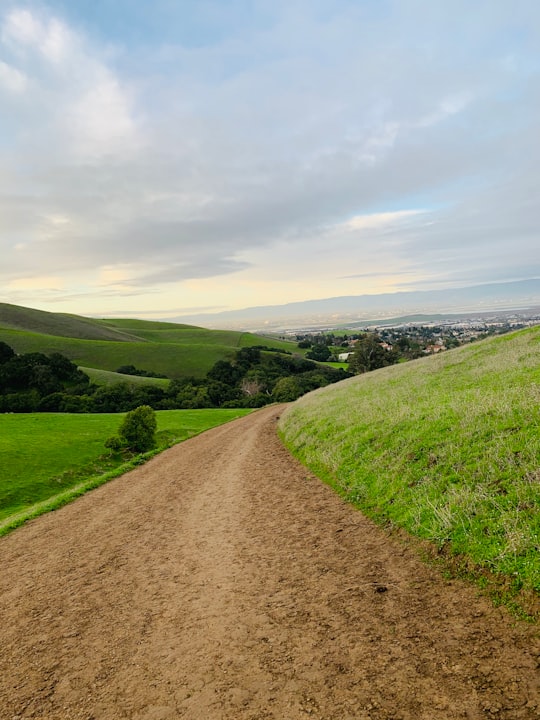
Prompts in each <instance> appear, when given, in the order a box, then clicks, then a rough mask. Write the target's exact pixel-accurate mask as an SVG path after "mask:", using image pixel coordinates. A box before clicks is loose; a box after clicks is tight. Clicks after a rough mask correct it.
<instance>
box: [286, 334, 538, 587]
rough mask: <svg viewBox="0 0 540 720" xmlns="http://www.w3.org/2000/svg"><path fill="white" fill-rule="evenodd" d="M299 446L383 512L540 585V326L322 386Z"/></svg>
mask: <svg viewBox="0 0 540 720" xmlns="http://www.w3.org/2000/svg"><path fill="white" fill-rule="evenodd" d="M280 432H281V433H282V436H283V438H284V441H285V443H286V445H287V446H288V447H289V449H291V451H292V452H293V453H294V454H295V455H296V456H297V457H298V458H299V459H300V460H301V461H302V462H303V463H304V464H306V465H307V466H308V467H309V468H311V469H312V470H313V471H314V472H315V473H317V475H319V477H322V478H323V479H325V480H326V481H327V482H328V483H330V484H331V485H332V486H333V487H334V488H335V489H337V490H338V491H339V492H340V493H342V494H343V495H344V496H345V497H346V498H347V499H349V500H350V501H351V502H353V503H355V504H356V505H357V506H358V507H359V508H361V509H362V510H363V511H364V512H365V513H366V514H368V515H370V516H371V517H372V518H374V519H376V520H377V521H380V522H383V523H388V522H390V523H391V524H392V525H394V526H399V527H401V528H405V529H406V530H407V531H408V532H409V533H411V534H412V535H416V536H418V537H420V538H422V539H423V540H427V541H429V542H430V543H432V544H433V545H434V546H436V547H437V548H438V551H439V553H441V554H443V555H445V556H446V557H448V558H452V562H457V561H456V558H459V559H460V560H459V562H460V563H461V567H464V566H467V567H469V568H470V567H471V566H472V567H473V568H475V572H476V571H478V572H480V573H484V574H485V573H488V574H489V576H490V577H498V578H503V579H504V581H505V582H506V585H507V587H508V588H510V590H512V591H516V592H517V591H522V590H527V591H529V592H531V593H533V594H535V595H536V598H538V593H540V512H539V510H540V327H535V328H530V329H527V330H524V331H519V332H517V333H512V334H509V335H505V336H501V337H496V338H491V339H488V340H484V341H481V342H478V343H475V344H473V345H468V346H463V347H461V348H457V349H455V350H452V351H449V352H447V353H445V354H444V355H438V356H434V357H429V358H425V359H420V360H415V361H412V362H409V363H406V364H403V365H394V366H392V367H388V368H384V369H382V370H377V371H375V372H371V373H367V374H365V375H361V376H357V377H354V378H352V379H349V380H345V381H343V382H341V383H338V384H336V385H331V386H328V387H327V388H322V389H320V390H317V391H315V392H313V393H310V394H309V395H306V396H305V397H303V398H301V399H300V400H298V401H297V402H296V403H295V404H294V405H292V406H291V407H290V408H289V409H288V410H287V411H286V412H285V413H284V414H283V416H282V419H281V422H280Z"/></svg>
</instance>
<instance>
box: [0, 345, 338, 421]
mask: <svg viewBox="0 0 540 720" xmlns="http://www.w3.org/2000/svg"><path fill="white" fill-rule="evenodd" d="M142 372H144V373H145V374H146V375H151V374H152V373H151V371H140V370H139V371H138V372H137V374H139V373H142ZM346 377H350V374H349V373H347V372H345V371H344V370H342V369H335V368H332V367H325V366H322V365H318V364H317V363H315V362H312V361H310V360H305V359H304V358H302V357H299V356H295V355H290V354H286V353H281V352H280V353H276V352H264V351H262V350H261V349H259V348H243V349H241V350H238V351H237V352H236V353H235V355H234V357H233V358H232V359H231V360H218V362H217V363H215V365H214V366H213V367H212V368H211V369H210V370H209V372H208V373H207V374H206V376H205V377H204V378H194V377H184V378H180V379H174V380H171V381H170V383H169V385H168V387H165V388H164V387H161V386H157V385H150V384H149V385H137V384H132V383H128V382H123V383H118V384H113V385H101V386H100V385H96V384H95V383H93V382H91V380H90V378H89V377H88V375H86V374H85V373H84V372H82V371H81V370H79V369H78V368H77V366H76V365H75V363H72V362H71V361H70V360H69V359H68V358H66V357H65V356H63V355H61V354H60V353H53V354H51V355H45V354H43V353H26V354H21V355H17V354H16V353H15V351H14V350H13V349H12V348H11V347H10V346H9V345H7V344H6V343H4V342H0V412H80V413H82V412H84V413H86V412H88V413H90V412H98V413H99V412H127V411H130V410H133V409H135V408H137V407H139V406H141V405H148V406H149V407H151V408H153V409H154V410H169V409H188V408H189V409H192V408H217V407H229V408H231V407H254V408H256V407H262V406H263V405H266V404H268V403H271V402H289V401H292V400H296V399H297V398H298V397H300V396H301V395H303V394H304V393H306V392H309V391H311V390H315V389H316V388H318V387H322V386H324V385H328V384H330V383H334V382H338V381H339V380H343V379H344V378H346Z"/></svg>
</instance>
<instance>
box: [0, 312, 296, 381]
mask: <svg viewBox="0 0 540 720" xmlns="http://www.w3.org/2000/svg"><path fill="white" fill-rule="evenodd" d="M0 341H3V342H5V343H7V344H8V345H10V347H12V348H13V349H14V350H15V352H17V353H29V352H42V353H44V354H46V355H49V354H51V353H54V352H58V353H61V354H62V355H65V356H66V357H67V358H69V359H70V360H71V361H72V362H75V363H76V364H77V365H79V366H82V367H85V368H93V369H95V370H105V371H109V372H115V371H116V369H117V368H119V367H121V366H125V365H134V366H135V367H137V368H139V369H143V370H146V371H150V372H155V373H161V374H164V375H166V376H167V377H169V378H179V377H185V376H193V377H204V375H206V373H207V372H208V370H210V368H211V367H212V366H213V365H214V363H216V362H217V361H218V360H226V359H230V358H231V357H232V356H233V354H234V351H235V350H236V349H239V348H242V347H253V346H255V345H261V346H266V347H268V348H278V349H280V350H287V351H292V350H295V349H296V344H295V343H291V342H284V341H279V340H277V339H273V338H263V337H261V336H258V335H254V334H252V333H245V332H240V331H237V330H208V329H206V328H202V327H198V326H195V325H186V324H180V323H175V322H155V321H151V320H137V319H129V318H118V319H107V320H101V319H95V318H87V317H83V316H80V315H70V314H66V313H52V312H45V311H43V310H35V309H32V308H27V307H22V306H19V305H10V304H7V303H0ZM120 379H121V380H124V379H125V377H124V376H121V377H119V380H120Z"/></svg>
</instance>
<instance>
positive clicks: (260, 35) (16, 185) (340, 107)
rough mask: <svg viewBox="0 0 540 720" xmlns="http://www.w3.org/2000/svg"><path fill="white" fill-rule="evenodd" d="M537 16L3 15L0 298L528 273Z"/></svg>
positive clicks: (83, 305) (65, 305)
mask: <svg viewBox="0 0 540 720" xmlns="http://www.w3.org/2000/svg"><path fill="white" fill-rule="evenodd" d="M539 134H540V3H539V2H538V0H474V2H471V0H452V1H451V2H450V1H449V0H43V2H41V1H40V2H34V1H33V0H28V1H23V0H13V1H12V0H0V302H11V303H15V304H20V305H27V306H29V307H35V308H41V309H44V310H53V311H58V312H60V311H61V312H74V313H79V314H83V315H84V314H86V315H97V316H107V315H123V316H127V315H135V316H138V317H149V318H150V317H166V316H178V315H179V314H182V313H184V312H185V313H193V312H198V311H202V310H203V309H205V310H208V311H209V312H210V311H214V312H215V311H218V310H226V309H234V308H241V307H248V306H253V305H265V304H279V303H286V302H290V301H296V300H307V299H313V298H324V297H332V296H337V295H350V294H364V293H382V292H393V291H402V290H418V289H435V288H436V289H441V288H446V287H458V286H465V285H473V284H477V283H486V282H498V281H510V280H517V279H522V278H523V279H524V278H531V277H540V242H539V219H540V210H539V190H540V187H539V185H540V183H539V180H540V142H539V139H540V138H539Z"/></svg>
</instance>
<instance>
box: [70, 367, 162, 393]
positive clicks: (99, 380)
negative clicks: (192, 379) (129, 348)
mask: <svg viewBox="0 0 540 720" xmlns="http://www.w3.org/2000/svg"><path fill="white" fill-rule="evenodd" d="M79 369H80V370H82V371H83V372H84V373H86V374H87V375H88V377H89V378H90V380H91V381H92V382H93V383H96V385H117V384H118V383H131V384H132V385H158V386H159V387H162V388H164V389H165V388H167V387H168V386H169V384H170V382H171V381H170V380H167V378H154V377H144V376H142V375H125V374H124V373H117V372H111V371H110V370H96V369H95V368H87V367H82V366H79Z"/></svg>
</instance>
